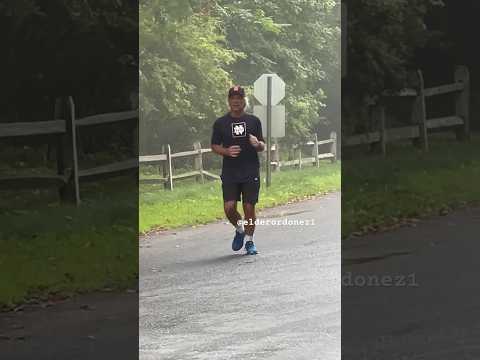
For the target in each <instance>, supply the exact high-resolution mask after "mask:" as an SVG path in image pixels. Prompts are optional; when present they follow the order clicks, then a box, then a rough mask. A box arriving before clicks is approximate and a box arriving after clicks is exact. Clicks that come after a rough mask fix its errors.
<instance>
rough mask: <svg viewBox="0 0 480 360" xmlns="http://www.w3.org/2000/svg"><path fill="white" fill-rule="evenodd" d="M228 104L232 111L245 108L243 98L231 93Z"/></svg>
mask: <svg viewBox="0 0 480 360" xmlns="http://www.w3.org/2000/svg"><path fill="white" fill-rule="evenodd" d="M228 104H229V105H230V110H231V111H232V112H240V111H243V109H244V108H245V99H244V98H243V97H241V96H240V95H233V96H232V97H230V98H229V99H228Z"/></svg>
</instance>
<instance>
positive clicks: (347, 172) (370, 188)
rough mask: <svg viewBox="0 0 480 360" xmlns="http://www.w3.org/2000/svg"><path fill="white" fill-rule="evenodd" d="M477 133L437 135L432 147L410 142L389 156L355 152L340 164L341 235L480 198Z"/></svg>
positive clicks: (377, 227) (393, 149)
mask: <svg viewBox="0 0 480 360" xmlns="http://www.w3.org/2000/svg"><path fill="white" fill-rule="evenodd" d="M479 153H480V138H479V137H478V136H476V137H474V138H473V139H472V140H471V142H469V143H459V142H456V141H455V140H454V139H448V138H437V139H434V140H432V141H431V143H430V152H428V153H423V152H422V151H419V150H417V149H416V148H414V147H413V146H411V145H410V144H406V145H403V146H402V145H396V146H389V147H388V156H387V157H386V158H385V159H384V158H381V157H380V156H371V155H370V156H363V157H362V156H360V157H359V156H356V157H355V158H354V159H353V160H345V158H344V160H343V162H342V164H343V166H342V234H343V236H347V235H350V234H352V233H357V232H358V233H364V232H369V231H372V230H373V231H375V230H377V229H379V228H385V227H387V228H388V227H391V226H395V225H398V223H399V222H401V221H402V219H406V218H418V217H423V216H429V215H432V214H438V213H447V212H448V211H450V210H451V209H452V208H455V207H458V206H462V205H464V204H468V203H472V202H477V201H479V200H480V186H479V184H480V156H479Z"/></svg>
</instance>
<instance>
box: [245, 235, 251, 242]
mask: <svg viewBox="0 0 480 360" xmlns="http://www.w3.org/2000/svg"><path fill="white" fill-rule="evenodd" d="M247 241H253V235H245V242H247Z"/></svg>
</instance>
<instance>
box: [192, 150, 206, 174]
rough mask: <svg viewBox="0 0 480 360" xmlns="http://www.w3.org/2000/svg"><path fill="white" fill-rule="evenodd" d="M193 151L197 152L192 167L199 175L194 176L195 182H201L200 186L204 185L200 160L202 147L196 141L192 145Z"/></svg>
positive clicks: (201, 161)
mask: <svg viewBox="0 0 480 360" xmlns="http://www.w3.org/2000/svg"><path fill="white" fill-rule="evenodd" d="M193 150H196V151H197V152H198V154H197V155H195V158H194V166H195V170H196V171H198V172H199V173H200V175H198V176H196V178H195V179H196V181H197V182H201V183H202V184H203V183H205V178H204V176H203V159H202V145H201V144H200V142H199V141H196V142H195V143H194V144H193Z"/></svg>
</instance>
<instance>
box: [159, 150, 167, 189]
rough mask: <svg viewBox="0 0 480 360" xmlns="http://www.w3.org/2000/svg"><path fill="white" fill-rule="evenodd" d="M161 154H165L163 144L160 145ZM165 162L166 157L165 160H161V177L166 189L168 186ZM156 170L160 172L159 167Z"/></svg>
mask: <svg viewBox="0 0 480 360" xmlns="http://www.w3.org/2000/svg"><path fill="white" fill-rule="evenodd" d="M162 154H166V152H165V145H162ZM167 164H168V159H167V160H165V161H162V178H163V179H165V180H164V181H163V188H164V189H166V188H167V187H168V185H167V181H168V177H167V176H168V174H167ZM158 172H160V167H159V169H158Z"/></svg>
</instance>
